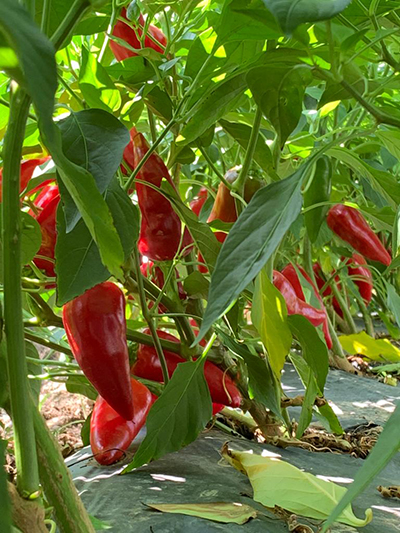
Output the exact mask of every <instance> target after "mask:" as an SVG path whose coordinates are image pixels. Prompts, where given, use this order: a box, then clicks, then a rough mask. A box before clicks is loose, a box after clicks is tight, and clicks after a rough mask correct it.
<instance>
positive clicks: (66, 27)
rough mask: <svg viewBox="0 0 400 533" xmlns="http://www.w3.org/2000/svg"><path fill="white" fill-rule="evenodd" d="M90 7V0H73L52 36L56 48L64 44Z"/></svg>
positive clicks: (51, 39)
mask: <svg viewBox="0 0 400 533" xmlns="http://www.w3.org/2000/svg"><path fill="white" fill-rule="evenodd" d="M88 7H90V2H89V0H75V1H74V2H73V4H72V5H71V7H70V9H69V11H68V13H67V14H66V15H65V17H64V20H63V21H62V23H61V24H60V26H59V27H58V28H57V30H56V31H55V32H54V33H53V35H52V36H51V38H50V41H51V42H52V43H53V44H54V47H55V49H56V50H58V49H59V48H60V46H61V45H62V44H63V42H64V41H65V39H66V38H67V37H68V35H69V34H70V33H71V31H72V29H73V27H74V26H75V24H76V23H77V22H78V21H79V20H80V18H81V17H82V15H83V14H84V12H85V11H86V9H87V8H88Z"/></svg>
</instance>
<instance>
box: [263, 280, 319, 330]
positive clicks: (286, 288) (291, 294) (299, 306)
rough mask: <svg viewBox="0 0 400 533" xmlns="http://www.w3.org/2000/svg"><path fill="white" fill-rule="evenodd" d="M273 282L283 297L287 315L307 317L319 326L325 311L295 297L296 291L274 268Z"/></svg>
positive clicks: (314, 324)
mask: <svg viewBox="0 0 400 533" xmlns="http://www.w3.org/2000/svg"><path fill="white" fill-rule="evenodd" d="M273 282H274V285H275V287H276V288H277V289H278V290H279V292H280V293H281V294H282V296H283V297H284V299H285V302H286V307H287V311H288V314H289V315H302V316H304V317H305V318H307V320H308V321H309V322H311V324H312V325H313V326H314V327H317V326H320V325H321V324H323V323H324V321H325V313H324V312H323V311H322V310H320V309H315V307H313V306H312V305H310V304H308V303H307V302H303V300H300V298H298V297H297V294H296V291H295V290H294V288H293V285H292V284H291V283H290V281H289V280H288V279H287V278H285V276H284V275H283V274H281V273H280V272H278V271H277V270H274V279H273Z"/></svg>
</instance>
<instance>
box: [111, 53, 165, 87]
mask: <svg viewBox="0 0 400 533" xmlns="http://www.w3.org/2000/svg"><path fill="white" fill-rule="evenodd" d="M106 71H107V73H108V74H109V75H110V76H112V77H113V78H116V79H118V80H123V81H124V82H126V83H129V84H130V85H140V84H141V83H144V82H146V81H149V80H153V79H155V78H156V73H155V72H154V68H153V67H152V66H151V65H150V64H149V62H148V61H147V60H146V59H144V58H143V57H140V56H137V57H129V58H128V59H125V61H118V63H115V64H114V65H111V66H109V67H107V68H106Z"/></svg>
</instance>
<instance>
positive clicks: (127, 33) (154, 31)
mask: <svg viewBox="0 0 400 533" xmlns="http://www.w3.org/2000/svg"><path fill="white" fill-rule="evenodd" d="M121 16H122V17H124V18H125V19H127V14H126V9H125V8H123V9H122V10H121ZM139 24H140V26H142V27H144V26H145V20H144V18H143V16H142V15H140V16H139ZM112 34H113V35H114V37H118V38H119V39H122V40H123V41H125V42H126V43H128V44H129V45H130V46H131V47H132V48H135V49H136V50H140V49H142V48H152V49H153V50H155V51H156V52H159V53H160V54H163V53H164V49H165V47H166V46H167V38H166V37H165V35H164V34H163V32H162V31H161V30H160V29H159V28H157V26H154V25H153V24H150V25H149V28H148V34H147V35H146V36H145V38H144V47H142V43H141V40H140V39H141V37H142V35H143V30H142V28H140V27H138V28H136V29H133V27H132V26H130V25H129V24H127V23H126V22H122V21H121V20H119V21H118V22H117V23H116V24H115V26H114V29H113V32H112ZM149 35H151V37H153V38H154V39H155V40H156V41H158V42H159V43H160V44H161V45H162V46H159V45H158V44H157V43H155V42H154V41H153V40H152V39H151V38H150V37H149ZM110 48H111V50H112V52H113V54H114V55H115V58H116V59H117V60H118V61H123V60H124V59H128V57H133V56H137V55H138V54H135V52H133V50H130V49H129V48H126V47H125V46H121V45H120V44H118V43H117V42H116V41H110Z"/></svg>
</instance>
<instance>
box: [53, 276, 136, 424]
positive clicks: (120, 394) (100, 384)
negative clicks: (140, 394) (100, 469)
mask: <svg viewBox="0 0 400 533" xmlns="http://www.w3.org/2000/svg"><path fill="white" fill-rule="evenodd" d="M63 322H64V328H65V332H66V334H67V337H68V342H69V344H70V346H71V350H72V353H73V354H74V356H75V359H76V361H77V363H78V365H79V366H80V367H81V369H82V371H83V373H84V374H85V376H86V377H87V378H88V380H89V381H90V382H91V383H92V385H93V386H94V387H95V388H96V390H97V392H98V393H99V394H100V395H101V396H102V397H103V398H104V399H105V401H106V402H107V403H109V404H110V405H111V407H112V408H113V409H115V410H116V411H117V413H118V414H119V415H121V416H122V417H123V418H125V419H126V420H132V418H133V415H134V412H133V400H132V390H131V383H130V372H129V355H128V346H127V344H126V320H125V297H124V294H123V292H122V291H121V289H120V288H119V287H117V285H115V284H114V283H111V282H110V281H106V282H104V283H100V284H99V285H96V286H95V287H93V288H92V289H89V290H88V291H86V292H84V293H83V294H82V295H81V296H78V297H77V298H75V299H74V300H72V301H70V302H68V303H67V304H66V305H64V308H63Z"/></svg>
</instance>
